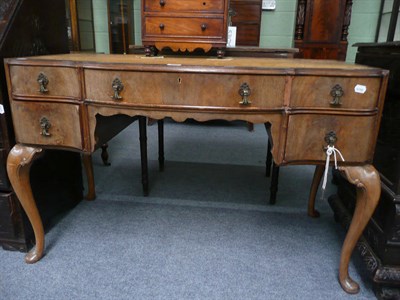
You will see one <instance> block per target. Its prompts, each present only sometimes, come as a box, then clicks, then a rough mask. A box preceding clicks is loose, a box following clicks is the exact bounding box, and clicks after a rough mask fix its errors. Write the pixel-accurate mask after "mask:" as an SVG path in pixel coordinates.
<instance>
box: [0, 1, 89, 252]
mask: <svg viewBox="0 0 400 300" xmlns="http://www.w3.org/2000/svg"><path fill="white" fill-rule="evenodd" d="M43 7H46V8H47V9H43ZM67 52H69V50H68V41H67V33H66V29H65V2H64V1H63V0H44V1H41V2H40V5H38V3H37V1H34V0H24V1H17V0H2V1H0V59H1V60H2V61H3V58H4V57H16V56H29V55H42V54H49V53H67ZM0 103H1V106H0V107H1V108H2V109H4V112H2V113H0V245H1V246H2V247H3V248H4V249H9V250H20V251H28V250H29V249H30V247H31V246H32V245H33V244H34V236H33V232H32V228H31V226H30V224H29V222H28V220H27V219H26V216H25V214H24V212H23V211H22V208H21V207H20V204H19V202H18V199H17V196H16V195H15V193H14V191H13V190H12V187H11V184H10V183H9V180H8V177H7V173H6V159H7V155H8V153H9V151H10V150H11V148H12V147H13V146H14V144H15V139H14V131H13V128H12V119H11V112H10V107H9V106H10V105H9V100H8V92H7V85H6V79H5V73H4V69H3V68H1V69H0ZM17 122H18V120H17ZM54 166H58V167H59V169H57V168H55V167H54ZM32 188H33V192H34V195H35V198H36V200H37V204H38V207H39V211H40V214H41V216H42V219H43V221H44V223H47V222H48V221H49V219H50V218H51V217H52V216H54V215H55V214H57V213H58V212H61V211H65V210H66V209H69V208H71V207H73V206H74V205H76V204H77V203H78V202H79V201H80V200H81V199H82V190H83V186H82V176H81V162H80V156H79V154H78V153H71V152H65V151H54V150H49V151H47V152H46V153H45V154H44V155H43V157H42V159H40V160H38V161H37V162H36V163H35V165H34V166H33V167H32ZM55 199H57V201H54V200H55ZM45 225H46V224H45Z"/></svg>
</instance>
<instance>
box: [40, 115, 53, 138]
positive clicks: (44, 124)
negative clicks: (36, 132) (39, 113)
mask: <svg viewBox="0 0 400 300" xmlns="http://www.w3.org/2000/svg"><path fill="white" fill-rule="evenodd" d="M50 127H51V124H50V121H49V120H48V119H47V118H46V117H43V118H41V119H40V128H41V132H40V134H41V135H43V136H51V133H50V132H49V129H50Z"/></svg>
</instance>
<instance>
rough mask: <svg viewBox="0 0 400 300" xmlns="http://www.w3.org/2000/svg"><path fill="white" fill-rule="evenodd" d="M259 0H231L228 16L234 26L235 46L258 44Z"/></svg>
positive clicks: (259, 24) (259, 23)
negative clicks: (235, 30)
mask: <svg viewBox="0 0 400 300" xmlns="http://www.w3.org/2000/svg"><path fill="white" fill-rule="evenodd" d="M261 2H262V1H261V0H231V1H230V3H229V16H230V20H231V23H232V26H236V28H237V32H236V46H255V47H258V46H259V44H260V26H261V11H262V9H261Z"/></svg>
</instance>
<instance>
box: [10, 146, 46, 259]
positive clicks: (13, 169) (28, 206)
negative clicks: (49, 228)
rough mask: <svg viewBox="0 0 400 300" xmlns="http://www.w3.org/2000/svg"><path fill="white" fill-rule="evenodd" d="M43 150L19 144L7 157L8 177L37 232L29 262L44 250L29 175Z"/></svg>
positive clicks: (40, 222) (41, 231) (40, 221)
mask: <svg viewBox="0 0 400 300" xmlns="http://www.w3.org/2000/svg"><path fill="white" fill-rule="evenodd" d="M41 152H42V149H41V148H33V147H27V146H22V145H19V144H17V145H15V146H14V147H13V148H12V149H11V151H10V153H9V155H8V158H7V172H8V177H9V178H10V182H11V184H12V186H13V188H14V191H15V194H16V195H17V196H18V199H19V201H20V203H21V205H22V207H23V209H24V210H25V213H26V215H27V216H28V219H29V221H30V222H31V225H32V228H33V232H34V234H35V240H36V245H35V247H33V248H32V249H31V251H29V253H28V254H27V255H26V256H25V261H26V262H27V263H28V264H33V263H35V262H37V261H38V260H39V259H41V258H42V256H43V250H44V230H43V224H42V220H41V218H40V215H39V211H38V209H37V207H36V203H35V199H34V198H33V194H32V189H31V184H30V176H29V175H30V174H29V171H30V168H31V165H32V163H33V161H34V160H35V159H36V158H37V157H38V156H39V155H40V154H41Z"/></svg>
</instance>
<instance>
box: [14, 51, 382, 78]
mask: <svg viewBox="0 0 400 300" xmlns="http://www.w3.org/2000/svg"><path fill="white" fill-rule="evenodd" d="M43 60H46V61H54V63H55V64H57V65H59V64H62V65H64V64H65V65H73V64H78V65H83V66H88V67H90V66H92V65H93V64H124V67H125V68H126V67H128V66H129V65H142V66H144V67H145V66H167V67H170V68H174V67H176V68H178V67H181V68H185V67H193V66H196V67H205V68H207V67H212V68H216V69H217V70H219V71H220V70H221V69H220V68H221V67H223V68H229V69H231V68H237V69H241V68H245V69H252V70H259V71H262V70H277V71H279V70H281V71H286V72H285V73H287V72H288V71H289V72H290V71H293V72H296V71H300V72H301V71H303V70H310V71H311V72H312V71H317V70H320V71H321V70H323V71H327V72H329V71H334V72H335V71H336V72H337V71H340V70H342V71H346V72H356V73H357V72H358V71H362V72H363V73H365V72H366V71H367V72H368V70H369V71H370V72H371V73H379V74H382V70H381V69H378V68H372V67H367V66H363V65H357V64H350V63H345V62H341V61H334V60H311V59H275V58H253V57H225V58H223V59H218V58H215V57H178V56H156V57H146V56H141V55H123V54H82V53H71V54H60V55H46V56H35V57H29V58H17V59H10V60H8V61H12V63H13V64H25V63H24V61H29V64H32V63H37V64H40V62H41V61H43ZM278 73H279V72H278ZM368 73H369V72H368Z"/></svg>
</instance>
